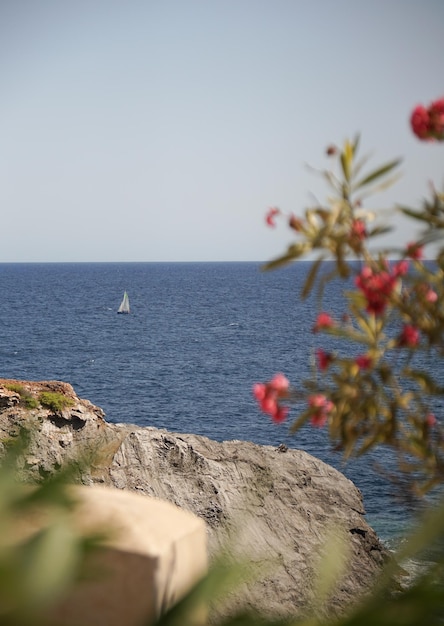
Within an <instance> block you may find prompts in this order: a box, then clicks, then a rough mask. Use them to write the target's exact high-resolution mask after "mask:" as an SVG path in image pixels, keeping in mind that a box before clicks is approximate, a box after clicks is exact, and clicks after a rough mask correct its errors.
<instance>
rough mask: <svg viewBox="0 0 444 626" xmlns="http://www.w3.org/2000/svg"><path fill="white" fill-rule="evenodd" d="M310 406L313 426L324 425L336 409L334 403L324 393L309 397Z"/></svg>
mask: <svg viewBox="0 0 444 626" xmlns="http://www.w3.org/2000/svg"><path fill="white" fill-rule="evenodd" d="M308 406H309V410H310V413H311V417H310V421H311V423H312V424H313V426H319V427H320V426H324V424H325V423H326V422H327V420H328V416H329V414H330V413H331V412H332V410H333V409H334V404H333V402H332V401H331V400H328V399H327V398H326V397H325V396H324V395H323V394H317V395H315V396H310V397H309V398H308Z"/></svg>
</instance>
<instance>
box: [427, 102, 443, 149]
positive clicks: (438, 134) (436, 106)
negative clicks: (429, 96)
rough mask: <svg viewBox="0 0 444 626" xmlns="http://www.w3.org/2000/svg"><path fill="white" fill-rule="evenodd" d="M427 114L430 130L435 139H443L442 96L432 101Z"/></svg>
mask: <svg viewBox="0 0 444 626" xmlns="http://www.w3.org/2000/svg"><path fill="white" fill-rule="evenodd" d="M429 115H430V126H431V131H432V133H433V135H434V137H435V139H444V98H440V99H439V100H435V102H432V104H431V105H430V107H429Z"/></svg>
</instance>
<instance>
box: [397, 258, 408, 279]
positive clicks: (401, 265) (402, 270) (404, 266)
mask: <svg viewBox="0 0 444 626" xmlns="http://www.w3.org/2000/svg"><path fill="white" fill-rule="evenodd" d="M408 271H409V262H408V261H406V260H405V259H404V260H403V261H398V263H395V265H394V266H393V275H394V276H405V275H406V274H407V272H408Z"/></svg>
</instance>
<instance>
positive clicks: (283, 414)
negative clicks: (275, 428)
mask: <svg viewBox="0 0 444 626" xmlns="http://www.w3.org/2000/svg"><path fill="white" fill-rule="evenodd" d="M288 412H289V408H288V406H278V409H277V411H275V412H274V413H273V415H272V416H271V418H272V420H273V422H276V424H281V423H282V422H284V421H285V420H286V418H287V415H288Z"/></svg>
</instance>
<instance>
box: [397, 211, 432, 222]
mask: <svg viewBox="0 0 444 626" xmlns="http://www.w3.org/2000/svg"><path fill="white" fill-rule="evenodd" d="M399 208H400V210H401V212H402V213H404V215H407V216H408V217H412V218H413V219H415V220H421V221H422V222H428V221H429V220H430V216H428V215H426V214H424V213H423V212H422V211H415V210H414V209H409V208H407V207H399Z"/></svg>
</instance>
